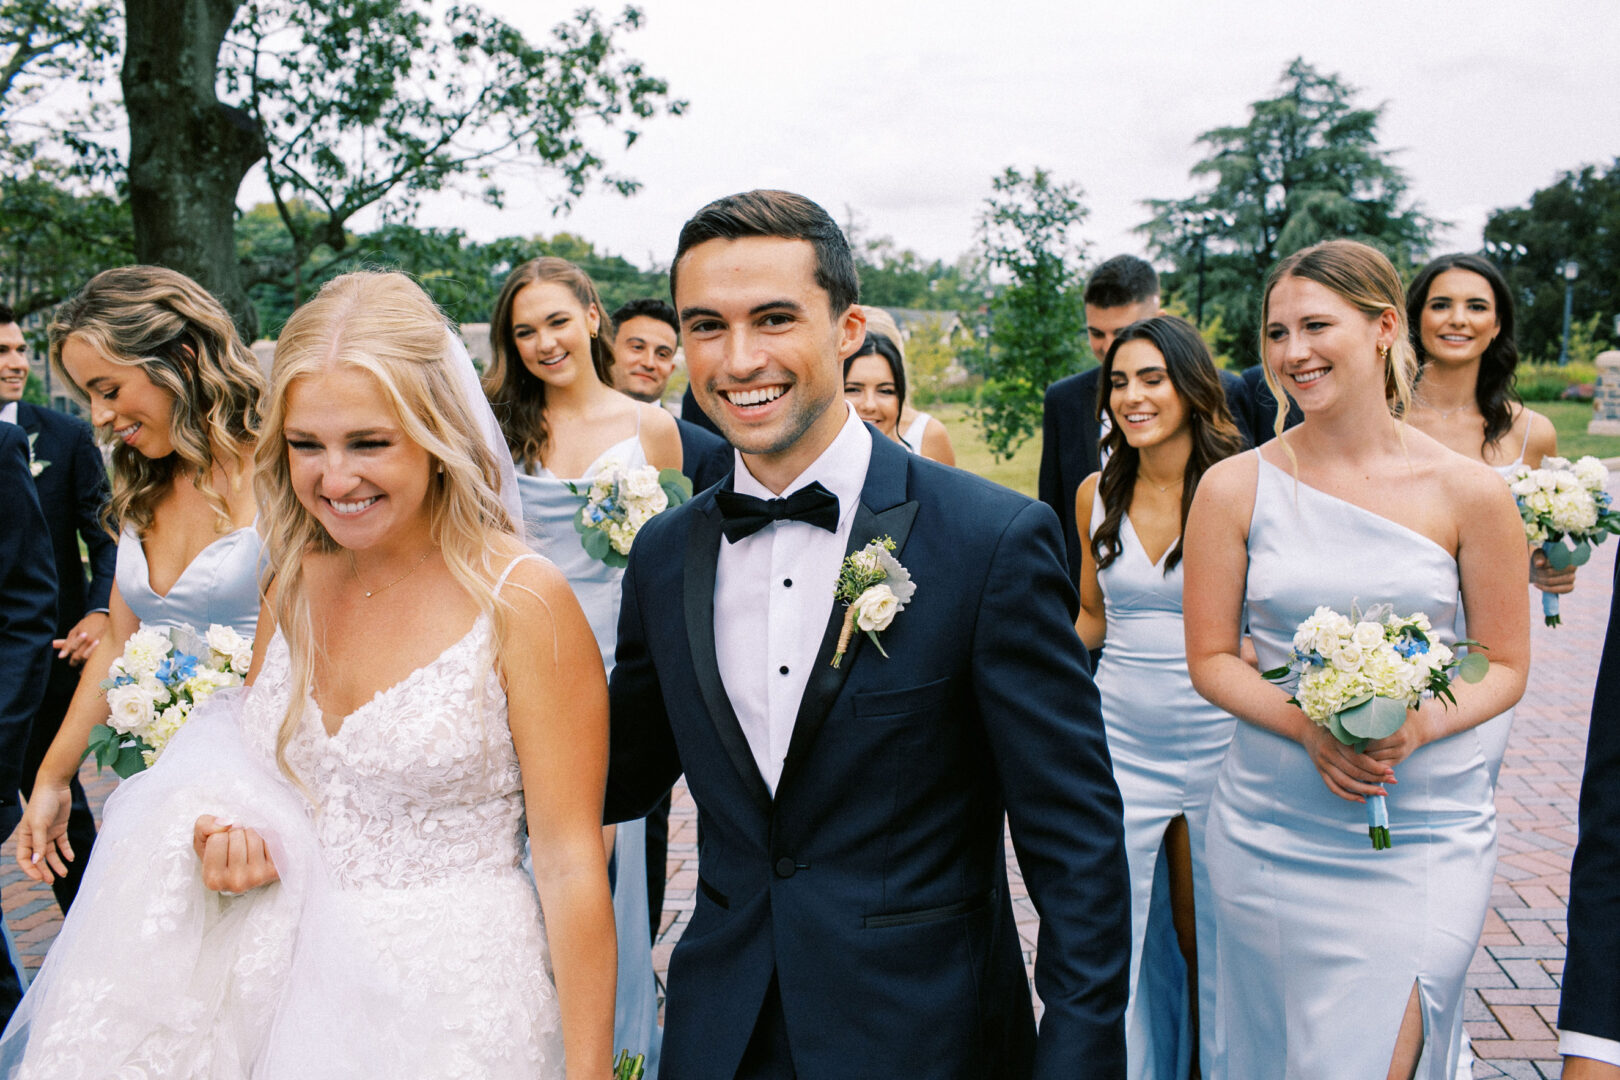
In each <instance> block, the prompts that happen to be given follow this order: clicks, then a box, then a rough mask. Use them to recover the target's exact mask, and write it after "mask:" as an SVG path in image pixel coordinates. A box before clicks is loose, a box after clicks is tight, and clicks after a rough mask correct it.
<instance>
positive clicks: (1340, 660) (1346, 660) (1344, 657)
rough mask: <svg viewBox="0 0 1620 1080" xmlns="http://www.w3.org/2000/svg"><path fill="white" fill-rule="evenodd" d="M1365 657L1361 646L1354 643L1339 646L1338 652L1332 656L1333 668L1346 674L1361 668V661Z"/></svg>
mask: <svg viewBox="0 0 1620 1080" xmlns="http://www.w3.org/2000/svg"><path fill="white" fill-rule="evenodd" d="M1365 655H1366V654H1365V652H1364V651H1363V650H1362V648H1361V646H1360V645H1357V644H1355V643H1354V642H1350V643H1347V644H1344V645H1340V646H1339V649H1338V651H1337V652H1335V653H1334V654H1333V666H1334V667H1335V668H1337V669H1338V670H1339V671H1343V672H1347V673H1348V672H1352V671H1355V670H1356V669H1357V668H1359V667H1361V661H1362V659H1363V657H1364V656H1365Z"/></svg>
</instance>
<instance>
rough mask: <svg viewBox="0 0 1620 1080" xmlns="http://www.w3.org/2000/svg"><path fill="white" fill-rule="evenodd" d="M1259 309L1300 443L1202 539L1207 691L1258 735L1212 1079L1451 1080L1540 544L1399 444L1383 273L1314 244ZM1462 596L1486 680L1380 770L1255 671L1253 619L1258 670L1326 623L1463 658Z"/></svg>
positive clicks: (1358, 250) (1233, 770) (1491, 477)
mask: <svg viewBox="0 0 1620 1080" xmlns="http://www.w3.org/2000/svg"><path fill="white" fill-rule="evenodd" d="M1262 295H1263V299H1262V304H1263V306H1262V311H1261V325H1262V335H1263V337H1262V351H1263V354H1264V361H1265V364H1266V372H1265V374H1266V378H1267V380H1268V382H1269V384H1270V385H1271V386H1272V388H1273V392H1274V393H1276V395H1277V398H1278V402H1279V408H1282V407H1283V406H1285V405H1286V403H1287V401H1288V400H1289V399H1290V398H1291V399H1293V400H1294V401H1295V402H1296V403H1297V404H1298V405H1299V408H1300V409H1301V411H1302V412H1303V414H1304V417H1305V419H1304V421H1303V422H1302V423H1301V424H1300V425H1299V426H1298V427H1295V428H1293V429H1292V430H1290V431H1287V432H1285V433H1284V434H1283V435H1282V436H1280V437H1279V438H1277V439H1274V440H1272V441H1271V442H1269V443H1267V444H1266V445H1264V446H1263V447H1261V448H1260V449H1259V450H1257V451H1255V452H1253V453H1250V454H1243V455H1241V456H1239V457H1236V458H1232V459H1230V460H1228V461H1225V462H1222V463H1220V464H1219V465H1216V466H1215V467H1214V468H1212V469H1211V470H1210V471H1209V473H1208V474H1207V475H1206V476H1205V477H1204V482H1203V484H1202V485H1201V487H1200V488H1199V491H1198V493H1197V495H1196V496H1195V497H1194V500H1193V507H1192V511H1191V513H1190V514H1189V516H1188V522H1187V532H1186V535H1187V544H1186V556H1185V561H1186V575H1187V588H1186V593H1185V597H1184V604H1185V610H1186V623H1187V658H1188V667H1189V669H1190V671H1191V674H1192V679H1193V685H1194V686H1195V687H1196V688H1197V689H1198V692H1199V693H1200V694H1202V695H1203V696H1204V697H1205V698H1207V699H1209V700H1210V701H1211V702H1212V703H1214V704H1216V705H1218V706H1220V707H1221V708H1223V709H1225V710H1226V711H1228V712H1231V713H1232V714H1234V715H1235V716H1237V717H1238V719H1240V720H1242V721H1243V723H1240V724H1239V725H1238V726H1237V731H1236V733H1235V734H1234V736H1233V739H1232V745H1231V748H1230V749H1229V751H1228V752H1227V756H1226V761H1225V762H1224V763H1223V765H1222V767H1221V772H1220V776H1219V778H1218V780H1217V782H1216V789H1215V795H1214V797H1213V800H1212V804H1211V808H1210V821H1209V833H1208V838H1207V841H1206V843H1207V855H1208V859H1209V864H1210V867H1211V879H1212V882H1213V885H1214V888H1215V895H1216V900H1217V911H1216V927H1217V933H1216V954H1217V969H1218V976H1217V987H1216V995H1217V997H1216V1000H1217V1007H1216V1024H1217V1032H1216V1057H1215V1061H1214V1066H1213V1069H1212V1070H1211V1075H1212V1076H1214V1077H1217V1078H1231V1080H1237V1078H1241V1080H1268V1078H1277V1080H1282V1078H1284V1077H1303V1076H1309V1077H1338V1076H1343V1077H1356V1078H1363V1077H1382V1076H1387V1077H1390V1078H1400V1080H1406V1078H1410V1077H1414V1076H1422V1077H1424V1078H1425V1080H1452V1077H1453V1076H1454V1075H1455V1070H1456V1058H1457V1049H1458V1046H1459V1044H1460V1032H1461V1026H1462V996H1463V981H1464V978H1465V976H1466V973H1467V970H1468V964H1469V961H1470V960H1471V959H1472V958H1473V955H1474V946H1475V943H1476V942H1477V941H1478V940H1479V932H1480V929H1481V927H1482V926H1483V924H1484V919H1485V908H1486V904H1487V903H1488V901H1489V897H1490V887H1491V876H1492V873H1493V871H1494V867H1495V857H1496V816H1495V807H1494V804H1493V800H1492V783H1491V778H1492V776H1493V775H1494V772H1495V770H1496V767H1497V765H1498V763H1499V762H1498V761H1494V760H1492V751H1491V749H1490V748H1491V746H1492V745H1493V744H1495V745H1499V744H1496V743H1495V740H1493V739H1489V738H1487V737H1485V735H1483V734H1482V732H1481V727H1482V725H1485V724H1487V723H1488V722H1490V721H1492V720H1493V718H1496V717H1499V716H1500V715H1501V714H1502V713H1504V712H1506V711H1507V710H1508V709H1510V708H1511V707H1512V706H1513V705H1514V703H1515V702H1517V701H1518V699H1519V697H1520V695H1521V694H1522V693H1523V692H1524V683H1525V672H1526V670H1527V668H1528V663H1529V612H1528V605H1527V600H1526V590H1524V589H1523V588H1522V587H1521V586H1519V585H1517V584H1515V582H1516V581H1520V580H1523V579H1522V576H1521V575H1522V574H1524V573H1526V572H1527V569H1526V562H1527V560H1526V557H1525V546H1524V534H1523V530H1522V528H1521V526H1520V522H1519V516H1518V514H1517V512H1516V511H1515V509H1514V506H1513V500H1512V498H1511V496H1510V495H1509V494H1508V493H1507V491H1506V490H1505V486H1504V485H1503V484H1502V481H1501V478H1500V477H1499V476H1497V475H1496V474H1495V473H1493V472H1492V471H1491V470H1490V469H1488V468H1486V467H1485V466H1483V465H1481V464H1479V463H1477V462H1474V461H1469V460H1468V459H1466V458H1464V457H1462V456H1461V455H1458V454H1456V453H1453V452H1452V451H1450V450H1448V449H1446V447H1444V446H1443V445H1441V444H1440V443H1439V442H1436V441H1435V440H1434V439H1432V438H1430V437H1429V436H1427V435H1425V434H1423V433H1422V432H1420V431H1417V430H1414V429H1411V428H1409V427H1407V426H1406V425H1404V424H1403V423H1402V422H1401V421H1400V420H1399V419H1398V416H1399V415H1400V414H1401V413H1402V412H1404V410H1405V407H1406V406H1407V405H1408V403H1409V401H1410V397H1411V386H1412V378H1413V375H1414V372H1415V369H1416V366H1417V362H1416V357H1415V356H1413V354H1412V348H1411V345H1410V342H1409V339H1408V334H1407V326H1406V311H1405V298H1404V296H1403V295H1402V290H1401V284H1400V279H1399V277H1398V276H1397V275H1396V273H1395V269H1394V267H1392V266H1391V265H1390V263H1389V261H1388V260H1387V259H1386V258H1385V257H1384V256H1383V255H1382V254H1380V253H1379V252H1378V251H1376V250H1375V249H1373V248H1370V247H1367V246H1366V245H1363V244H1358V243H1354V242H1351V241H1345V240H1334V241H1328V242H1326V243H1322V244H1317V245H1315V246H1314V247H1310V248H1306V249H1305V250H1304V251H1301V252H1298V253H1296V254H1295V255H1292V256H1290V257H1288V258H1287V259H1285V260H1283V261H1282V262H1281V263H1279V264H1278V265H1277V266H1276V267H1274V268H1273V269H1272V271H1271V274H1270V276H1269V277H1268V279H1267V281H1266V285H1265V291H1264V293H1263V294H1262ZM1459 596H1460V598H1461V604H1462V608H1463V609H1464V612H1465V613H1466V620H1467V625H1468V629H1469V632H1470V635H1471V636H1472V637H1473V638H1475V639H1477V640H1479V641H1481V642H1483V643H1484V644H1485V646H1487V647H1488V648H1489V650H1490V651H1489V654H1488V655H1489V657H1490V661H1491V666H1490V671H1489V673H1488V674H1487V675H1486V676H1485V678H1484V679H1483V681H1481V682H1479V683H1478V684H1473V685H1465V684H1461V683H1459V684H1456V685H1455V687H1454V689H1455V693H1456V698H1457V701H1456V704H1455V705H1453V706H1449V707H1445V706H1442V705H1441V704H1440V703H1438V702H1434V701H1430V702H1428V703H1426V704H1425V705H1424V706H1423V708H1421V709H1419V710H1417V711H1415V712H1409V713H1408V714H1407V718H1406V722H1405V725H1404V726H1403V727H1402V728H1401V729H1400V730H1399V731H1397V732H1396V733H1395V734H1394V735H1392V736H1390V737H1389V738H1386V739H1381V740H1377V741H1374V742H1369V743H1368V744H1367V745H1366V747H1365V749H1364V751H1363V752H1357V751H1355V750H1352V749H1351V748H1349V747H1347V746H1344V745H1343V744H1341V743H1339V742H1338V740H1337V739H1335V738H1334V737H1333V735H1332V734H1331V733H1329V732H1328V731H1327V730H1326V729H1325V728H1322V727H1319V726H1317V725H1316V724H1313V723H1311V722H1310V721H1309V720H1308V719H1307V718H1306V717H1305V714H1304V713H1303V712H1302V711H1301V710H1300V708H1299V707H1298V706H1296V705H1293V704H1291V703H1290V702H1289V694H1288V692H1287V691H1286V690H1283V689H1282V688H1280V687H1278V686H1276V685H1275V684H1273V683H1270V682H1267V681H1266V680H1265V679H1263V678H1262V677H1261V676H1260V674H1259V672H1257V671H1256V670H1255V669H1254V668H1253V667H1250V666H1249V665H1248V664H1245V663H1244V662H1243V660H1242V659H1240V657H1239V653H1238V646H1239V638H1240V635H1241V633H1242V630H1243V626H1244V616H1245V610H1246V612H1247V618H1248V627H1249V631H1250V634H1251V635H1252V637H1253V639H1254V644H1255V649H1256V652H1257V653H1258V654H1259V660H1260V666H1261V668H1262V669H1266V668H1272V667H1276V666H1279V665H1281V664H1283V663H1285V662H1286V661H1287V659H1288V655H1289V651H1290V649H1291V646H1292V639H1293V635H1294V631H1295V629H1296V628H1297V626H1298V625H1299V624H1300V623H1301V622H1302V621H1304V619H1306V618H1307V617H1308V616H1310V615H1311V614H1312V612H1313V611H1314V609H1315V608H1316V607H1317V605H1327V606H1329V607H1331V608H1333V609H1334V610H1337V611H1341V612H1343V611H1347V610H1348V609H1349V608H1350V606H1351V605H1352V603H1359V604H1360V605H1362V606H1363V607H1370V606H1372V605H1375V604H1379V603H1389V604H1391V605H1393V606H1394V608H1395V609H1396V611H1397V612H1400V613H1402V614H1406V613H1411V612H1418V611H1421V612H1424V613H1425V614H1427V615H1428V616H1429V618H1430V619H1431V621H1432V622H1433V625H1434V627H1435V636H1436V637H1437V638H1438V639H1440V640H1444V641H1446V642H1448V643H1450V642H1452V641H1454V640H1455V636H1454V633H1453V630H1452V628H1453V627H1454V626H1455V625H1457V623H1458V621H1459V619H1458V611H1457V607H1458V599H1459ZM1397 779H1398V780H1399V783H1398V784H1397ZM1386 794H1387V795H1388V796H1389V810H1390V817H1391V831H1392V833H1393V834H1394V837H1395V846H1394V847H1393V848H1392V849H1390V850H1387V851H1374V850H1373V849H1372V847H1371V845H1370V843H1369V841H1368V838H1367V829H1366V816H1365V810H1364V807H1363V806H1362V805H1361V804H1362V803H1363V802H1364V800H1365V799H1366V797H1367V796H1369V795H1386ZM1426 1041H1427V1043H1428V1047H1427V1049H1428V1051H1429V1052H1428V1053H1426V1054H1425V1053H1423V1051H1424V1049H1425V1042H1426ZM1420 1058H1421V1060H1420ZM1420 1067H1421V1071H1420Z"/></svg>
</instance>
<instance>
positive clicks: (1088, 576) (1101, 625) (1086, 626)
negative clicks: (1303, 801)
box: [1074, 473, 1108, 652]
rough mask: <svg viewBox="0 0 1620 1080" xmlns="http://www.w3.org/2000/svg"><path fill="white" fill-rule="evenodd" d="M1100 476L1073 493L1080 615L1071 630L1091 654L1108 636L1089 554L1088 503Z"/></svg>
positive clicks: (1093, 476) (1082, 483)
mask: <svg viewBox="0 0 1620 1080" xmlns="http://www.w3.org/2000/svg"><path fill="white" fill-rule="evenodd" d="M1101 476H1102V474H1101V473H1092V474H1091V475H1090V476H1088V477H1086V478H1085V479H1084V480H1082V481H1080V487H1079V490H1077V491H1076V492H1075V493H1074V524H1075V532H1076V533H1077V534H1078V535H1079V537H1080V615H1079V617H1077V618H1076V619H1075V620H1074V629H1075V631H1076V632H1077V633H1078V634H1079V635H1080V640H1081V641H1083V642H1085V645H1086V648H1087V649H1089V650H1091V651H1092V652H1096V651H1097V647H1098V646H1100V645H1101V644H1102V643H1103V639H1104V638H1105V637H1106V636H1107V633H1108V619H1107V616H1106V615H1105V614H1104V611H1103V594H1102V586H1101V585H1100V584H1098V582H1097V558H1096V556H1094V555H1092V553H1091V540H1090V534H1091V500H1092V496H1093V495H1094V494H1095V492H1096V490H1097V483H1098V481H1099V478H1100V477H1101Z"/></svg>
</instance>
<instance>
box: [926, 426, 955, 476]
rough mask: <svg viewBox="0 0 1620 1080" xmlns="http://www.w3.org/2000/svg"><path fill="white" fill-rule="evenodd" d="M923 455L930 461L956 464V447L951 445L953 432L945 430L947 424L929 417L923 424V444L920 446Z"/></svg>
mask: <svg viewBox="0 0 1620 1080" xmlns="http://www.w3.org/2000/svg"><path fill="white" fill-rule="evenodd" d="M919 449H920V450H921V451H922V456H923V457H925V458H927V459H928V460H930V461H937V462H939V463H940V464H942V465H955V464H956V448H955V447H953V446H952V445H951V433H950V432H949V431H946V430H945V425H944V424H942V423H940V422H939V421H938V420H936V419H934V418H933V417H932V416H930V417H929V418H928V423H926V424H924V425H923V437H922V446H921V447H919Z"/></svg>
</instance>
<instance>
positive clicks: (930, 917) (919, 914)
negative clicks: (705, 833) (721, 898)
mask: <svg viewBox="0 0 1620 1080" xmlns="http://www.w3.org/2000/svg"><path fill="white" fill-rule="evenodd" d="M698 881H699V884H701V883H702V879H701V878H699V879H698ZM1000 892H1001V890H1000V889H999V888H995V889H991V890H990V891H989V892H987V893H985V894H983V895H982V896H976V897H969V898H968V899H966V900H958V901H957V902H956V903H954V904H946V905H945V906H943V907H932V908H922V909H920V910H918V911H900V912H896V913H895V914H893V915H868V916H866V918H864V919H862V920H861V925H862V926H863V927H865V928H866V929H867V930H881V929H883V928H884V927H890V926H921V925H922V924H924V923H931V922H941V921H943V920H945V919H954V918H956V917H957V916H959V915H971V914H973V913H974V912H977V911H983V910H984V909H985V908H988V907H990V906H991V905H992V904H994V903H995V902H996V897H997V896H999V895H1000Z"/></svg>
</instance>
